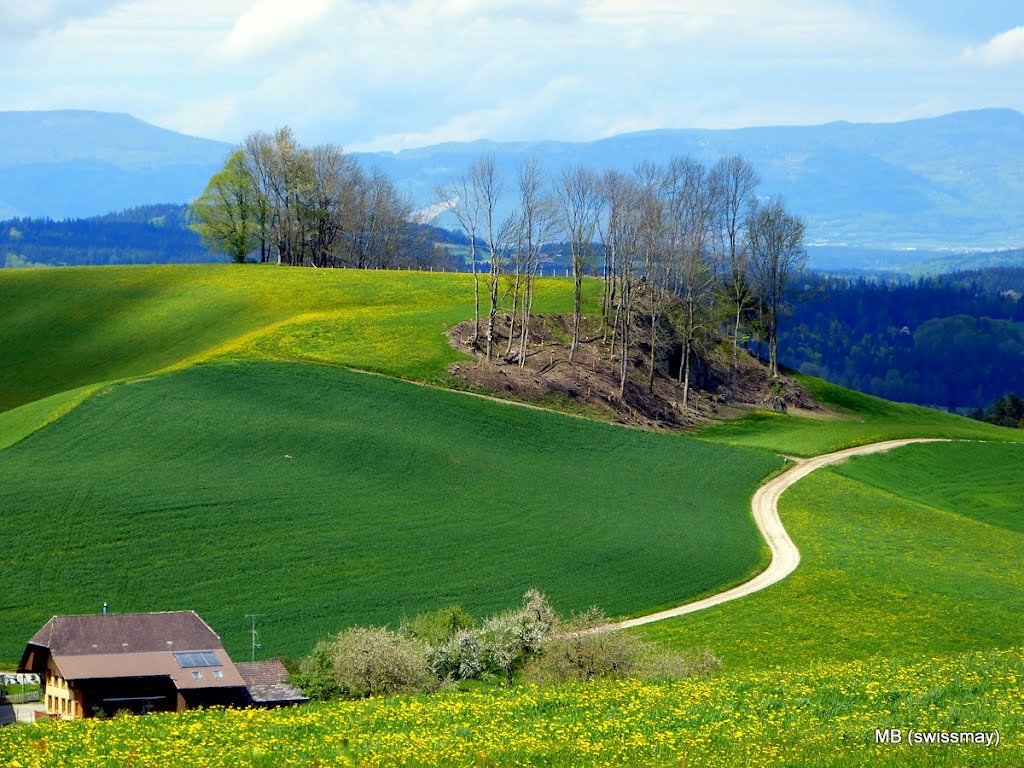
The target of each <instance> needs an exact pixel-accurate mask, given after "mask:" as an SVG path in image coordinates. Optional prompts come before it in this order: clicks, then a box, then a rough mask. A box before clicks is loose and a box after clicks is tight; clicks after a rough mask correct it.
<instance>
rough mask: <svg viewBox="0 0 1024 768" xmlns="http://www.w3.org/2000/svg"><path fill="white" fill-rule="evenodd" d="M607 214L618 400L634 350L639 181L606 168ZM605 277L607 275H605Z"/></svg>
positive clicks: (604, 237) (604, 239)
mask: <svg viewBox="0 0 1024 768" xmlns="http://www.w3.org/2000/svg"><path fill="white" fill-rule="evenodd" d="M601 197H602V202H603V206H604V216H603V217H602V220H601V243H602V246H603V249H604V252H605V255H606V262H605V263H606V265H608V266H609V267H610V271H611V273H612V276H613V278H612V279H613V280H614V282H615V283H616V285H615V286H614V290H613V291H612V292H610V293H609V294H608V295H607V300H608V301H610V302H611V303H612V304H613V306H614V315H613V319H612V327H611V330H612V347H611V355H612V358H614V357H615V349H616V342H617V346H618V348H619V399H620V400H621V399H622V398H624V397H625V395H626V382H627V379H628V374H629V359H630V354H631V353H632V344H633V339H632V328H633V312H634V310H633V295H634V289H635V286H636V282H637V258H638V254H639V252H640V210H639V198H640V194H639V188H638V186H637V183H636V180H635V179H634V178H632V177H629V176H626V175H624V174H622V173H620V172H619V171H614V170H610V171H606V172H605V174H604V175H603V176H602V177H601ZM605 279H606V280H607V279H608V278H607V275H606V278H605Z"/></svg>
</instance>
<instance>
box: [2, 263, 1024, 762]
mask: <svg viewBox="0 0 1024 768" xmlns="http://www.w3.org/2000/svg"><path fill="white" fill-rule="evenodd" d="M594 289H595V285H591V284H588V291H591V298H592V295H593V291H594ZM471 295H472V292H471V287H470V278H469V277H468V276H465V275H430V274H421V273H385V272H354V271H333V270H317V271H314V270H298V269H276V268H267V267H262V268H261V267H254V266H252V267H237V266H233V265H202V266H188V267H178V266H175V267H166V268H162V267H161V268H103V269H79V270H74V269H62V270H26V271H24V272H18V271H7V272H4V271H0V301H2V302H3V306H4V308H5V316H6V318H7V321H6V322H5V324H4V325H3V327H0V359H3V361H4V365H3V367H2V369H0V477H2V478H3V482H2V483H0V509H2V510H3V514H2V515H0V540H2V541H3V542H4V547H3V548H2V549H0V579H2V582H3V585H4V586H3V589H2V590H0V660H5V661H13V660H15V659H16V658H17V656H18V655H19V654H20V651H21V649H22V647H23V643H24V641H25V639H26V638H27V637H28V636H29V635H31V633H32V632H34V631H35V630H36V629H37V628H38V627H39V626H40V625H41V624H42V623H43V622H44V621H45V620H46V619H47V618H49V617H50V616H51V615H52V614H54V613H77V612H94V611H96V610H98V608H99V606H100V605H101V604H102V603H103V601H105V600H107V601H109V602H111V604H112V605H113V606H114V609H115V610H119V611H128V610H161V609H178V608H193V609H196V610H197V611H199V612H200V613H201V614H202V615H203V616H204V618H206V619H207V620H208V621H209V622H210V623H211V624H212V625H213V627H214V629H215V630H216V631H218V632H219V633H220V634H221V636H222V637H223V638H224V640H225V643H226V645H227V647H228V649H229V650H230V651H231V652H232V653H233V654H234V655H236V656H237V657H238V658H244V657H245V654H246V652H247V649H248V632H247V630H248V623H247V622H246V620H245V618H244V615H245V614H246V613H253V612H256V613H262V614H266V615H265V617H264V618H263V619H261V630H262V640H263V649H262V651H261V655H262V656H270V655H281V654H283V655H292V654H299V653H303V652H305V651H307V650H308V649H309V648H310V646H311V645H312V644H313V643H314V642H315V641H316V640H317V639H320V638H321V637H323V636H324V635H326V634H327V633H329V632H331V631H334V630H336V629H338V628H340V627H343V626H346V625H348V624H352V623H364V624H369V623H392V624H393V623H395V622H397V621H399V620H400V619H401V618H402V617H403V615H409V614H412V613H416V612H419V611H422V610H428V609H432V608H436V607H440V606H442V605H445V604H448V603H451V602H460V603H462V604H463V606H464V607H466V608H467V609H469V610H470V611H471V612H472V613H475V614H477V615H481V614H486V613H489V612H492V611H495V610H499V609H503V608H507V607H509V606H511V605H514V604H515V603H516V602H518V599H519V596H520V595H521V593H522V592H523V591H524V590H525V589H526V588H528V587H537V588H539V589H541V590H543V591H545V592H546V593H547V594H548V596H549V597H550V598H551V599H552V601H553V602H554V603H555V605H556V606H557V607H558V608H559V609H560V610H562V611H570V610H573V609H579V608H584V607H587V606H589V605H591V604H594V603H596V604H599V605H601V606H602V607H603V608H605V610H606V611H608V612H609V613H611V614H618V615H627V614H635V613H639V612H644V611H647V610H654V609H657V608H660V607H665V606H667V605H670V604H676V603H678V602H681V601H683V600H685V599H687V598H691V597H696V596H698V595H700V594H704V593H707V592H711V591H718V590H719V589H721V588H723V587H725V586H726V585H729V584H732V583H735V582H738V581H740V580H742V579H743V578H745V577H746V576H748V575H750V574H751V573H752V572H753V571H754V570H757V569H759V568H760V567H762V566H763V565H764V563H765V559H766V553H765V548H764V545H763V543H762V542H761V540H760V538H759V537H758V535H757V533H756V530H755V529H754V526H753V523H752V521H751V519H750V515H749V506H748V503H749V497H750V494H751V492H752V491H753V488H754V487H755V485H756V484H757V483H758V482H759V481H760V479H761V478H763V477H764V476H766V475H767V474H768V473H770V472H772V471H773V470H775V469H777V468H778V467H779V466H780V465H781V461H780V460H779V459H778V458H776V457H774V456H772V455H770V454H769V453H767V451H775V452H782V453H787V454H794V455H811V454H816V453H823V452H826V451H830V450H835V449H838V448H842V447H845V446H849V445H856V444H864V443H869V442H874V441H878V440H884V439H890V438H897V437H931V436H939V437H956V438H969V439H978V440H987V441H998V442H958V443H942V444H929V445H918V446H911V447H907V448H903V449H900V450H897V451H894V452H891V453H889V454H882V455H875V456H866V457H859V458H856V459H854V460H851V461H850V462H848V463H847V464H844V465H840V466H837V467H834V468H831V469H827V470H823V471H820V472H817V473H815V474H814V475H812V476H811V477H809V478H807V479H805V480H803V481H801V482H800V483H799V484H797V485H796V486H795V487H794V488H792V489H791V490H790V491H788V492H787V493H786V494H785V495H784V497H783V499H782V503H781V514H782V519H783V522H784V523H785V525H786V527H787V529H788V530H789V532H790V534H791V535H792V537H793V539H794V540H795V541H796V543H797V546H798V547H799V548H800V550H801V553H802V561H801V564H800V567H799V568H798V570H797V571H796V572H795V573H794V574H793V575H791V576H790V577H788V578H787V579H786V580H785V581H783V582H781V583H780V584H777V585H775V586H773V587H771V588H769V589H767V590H765V591H762V592H759V593H757V594H755V595H753V596H750V597H747V598H744V599H742V600H739V601H736V602H733V603H729V604H726V605H723V606H719V607H717V608H714V609H710V610H707V611H703V612H700V613H697V614H692V615H690V616H686V617H682V618H679V619H674V620H671V621H666V622H661V623H659V624H654V625H649V626H647V627H644V628H641V629H639V630H636V631H637V632H639V633H641V634H642V635H644V636H645V637H648V638H651V639H658V640H662V641H664V642H667V643H668V644H670V645H673V646H676V647H679V648H684V649H693V648H702V647H709V648H711V649H712V650H713V651H714V652H715V653H716V654H718V655H720V656H722V657H723V658H724V660H725V670H724V673H723V674H722V675H721V676H720V677H717V678H715V679H713V680H710V681H680V682H677V683H671V684H648V683H640V682H615V683H594V684H592V685H583V686H568V687H564V686H563V687H555V688H548V689H543V690H538V689H530V688H518V689H513V690H510V691H504V690H491V691H487V690H482V691H474V692H472V693H456V692H452V693H444V694H441V695H439V696H437V697H434V698H427V699H422V698H415V699H399V700H389V701H369V702H354V703H339V704H332V705H324V706H314V707H308V708H305V709H301V710H285V711H279V712H254V711H247V712H223V711H212V712H205V713H189V714H187V715H185V716H183V717H164V716H159V717H148V718H141V719H132V720H123V719H117V720H115V721H114V722H112V723H98V722H88V723H78V724H61V725H54V724H51V725H40V726H35V727H32V728H25V729H15V730H10V729H8V730H0V755H3V756H4V757H5V758H6V759H7V761H8V764H10V765H12V766H13V765H20V766H30V765H31V766H34V765H61V766H64V765H67V766H75V765H89V766H92V765H99V766H103V765H108V766H114V765H118V766H119V765H124V764H134V765H154V766H155V765H177V764H185V763H187V764H188V765H189V766H190V767H191V766H195V767H196V768H198V767H199V766H202V765H207V764H210V765H253V766H263V765H267V766H269V765H275V766H276V765H281V764H288V763H291V764H298V765H308V764H315V763H316V761H320V762H323V763H327V764H343V765H344V764H354V763H355V762H356V761H358V762H359V764H362V765H390V764H395V763H405V764H409V765H435V764H440V765H448V764H484V765H487V764H496V765H497V764H517V763H518V764H523V763H528V764H540V765H545V764H547V765H565V764H574V765H575V764H580V765H586V764H632V765H659V764H671V765H679V764H685V765H712V766H714V765H729V766H746V765H759V764H779V763H782V764H790V765H811V766H815V765H817V766H823V767H824V766H832V765H851V766H853V765H856V766H862V765H863V766H868V765H877V764H879V762H884V763H885V764H891V765H907V766H917V765H922V766H923V765H949V766H959V765H964V764H969V765H1019V764H1021V763H1024V743H1022V734H1024V696H1022V694H1021V687H1020V681H1021V680H1022V679H1024V652H1022V650H1021V647H1022V646H1024V630H1022V629H1021V624H1020V616H1021V615H1022V612H1024V573H1022V571H1021V568H1020V565H1019V556H1020V555H1019V553H1020V552H1021V551H1022V544H1024V540H1022V537H1024V503H1022V502H1021V499H1024V445H1017V444H1014V443H1013V442H1012V441H1015V440H1016V441H1020V440H1022V439H1024V431H1022V430H1005V429H1000V428H995V427H991V426H989V425H985V424H980V423H978V422H973V421H970V420H967V419H963V418H959V417H955V416H952V415H949V414H944V413H941V412H938V411H933V410H929V409H924V408H918V407H915V406H909V405H901V404H895V403H889V402H887V401H884V400H879V399H877V398H873V397H869V396H865V395H860V394H857V393H853V392H849V391H847V390H843V389H840V388H838V387H834V386H832V385H829V384H826V383H825V382H821V381H817V380H813V379H806V380H805V384H806V386H807V387H808V388H809V389H811V391H812V392H814V393H815V394H816V395H817V396H818V398H819V399H820V400H821V401H822V402H824V403H826V404H828V405H830V406H831V407H832V408H833V409H835V410H836V411H837V413H838V416H837V417H830V418H801V417H794V416H780V415H775V414H764V413H755V414H752V415H750V416H747V417H746V418H743V419H740V420H738V421H736V422H731V423H725V424H719V425H715V426H713V427H710V428H706V429H705V430H703V431H702V432H701V433H700V437H701V438H702V439H700V440H694V439H690V438H685V437H680V436H675V435H668V434H655V433H649V432H641V431H637V430H628V429H623V428H618V427H614V426H610V425H603V424H597V423H594V422H590V421H585V420H581V419H574V418H570V417H567V416H560V415H557V414H550V413H545V412H541V411H538V410H534V409H526V408H521V407H515V406H509V405H504V404H500V403H495V402H492V401H488V400H483V399H480V398H473V397H469V396H467V395H465V394H457V393H451V392H445V391H441V390H438V389H433V388H427V387H417V386H414V385H411V384H409V383H406V382H398V381H394V380H391V379H388V378H383V377H375V376H370V375H367V374H359V373H353V372H349V371H345V370H343V369H342V368H341V367H339V366H349V367H357V368H363V369H366V370H369V371H376V372H380V373H386V374H389V375H394V376H399V377H404V378H411V379H417V380H421V381H426V382H434V383H440V384H445V383H449V382H448V381H447V377H446V374H445V371H446V368H447V365H448V364H449V363H450V362H452V361H454V360H456V359H457V358H458V354H457V353H455V352H454V351H452V350H451V349H450V348H449V346H448V344H447V341H446V339H445V337H444V330H445V329H446V328H447V327H448V326H450V325H451V324H453V323H455V322H457V321H460V320H463V319H466V318H468V317H471V314H472V305H471V303H470V299H471ZM570 301H571V285H570V283H568V282H567V281H554V280H547V281H542V282H541V283H540V284H539V293H538V299H537V305H536V308H537V310H538V311H540V312H552V311H566V310H567V309H568V308H569V306H570ZM289 361H301V362H289ZM311 363H322V364H324V365H313V364H311ZM125 379H134V380H132V381H124V380H125ZM18 405H21V407H17V408H15V406H18ZM4 411H6V412H4ZM40 427H42V428H41V429H40ZM36 430H38V431H36ZM749 448H754V449H760V450H749ZM884 727H902V728H905V729H906V728H917V729H926V728H947V729H962V728H970V729H972V730H974V729H980V730H987V729H990V728H998V729H999V730H1000V732H1001V734H1002V736H1003V743H1002V746H1001V748H999V749H993V750H987V749H984V748H979V747H963V746H961V747H958V748H948V747H946V748H927V747H926V748H910V747H906V746H904V747H903V748H902V749H901V748H899V747H892V746H876V745H874V744H873V743H872V742H873V734H874V729H875V728H884Z"/></svg>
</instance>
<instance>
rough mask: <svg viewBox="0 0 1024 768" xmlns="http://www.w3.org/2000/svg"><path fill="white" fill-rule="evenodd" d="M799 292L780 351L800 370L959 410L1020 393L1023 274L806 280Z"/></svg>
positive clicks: (1023, 377) (1023, 382)
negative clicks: (901, 278)
mask: <svg viewBox="0 0 1024 768" xmlns="http://www.w3.org/2000/svg"><path fill="white" fill-rule="evenodd" d="M799 288H800V289H801V294H802V295H801V297H800V298H799V300H798V301H796V302H795V310H794V313H793V315H792V316H791V317H790V318H788V319H787V321H786V324H785V327H784V330H783V333H782V336H781V339H780V354H781V355H782V359H783V362H785V363H786V364H787V365H788V366H790V367H792V368H794V369H796V370H798V371H800V372H801V373H806V374H809V375H812V376H820V377H821V378H824V379H827V380H828V381H831V382H834V383H836V384H839V385H841V386H844V387H850V388H852V389H856V390H859V391H861V392H867V393H869V394H872V395H878V396H880V397H884V398H887V399H890V400H897V401H902V402H911V403H919V404H922V405H931V406H937V407H940V408H949V409H954V410H960V411H965V412H966V411H973V410H974V409H979V408H980V409H991V408H992V406H993V405H994V403H995V402H996V400H997V399H998V398H1000V397H1002V396H1004V395H1006V394H1008V393H1010V392H1024V301H1022V298H1021V296H1022V294H1024V269H1020V268H995V269H987V270H980V271H973V272H959V273H954V274H949V275H943V276H940V277H933V278H926V279H919V280H915V281H902V282H900V281H888V282H886V281H880V280H877V279H856V280H851V279H843V278H831V277H824V276H819V275H808V276H806V278H805V280H804V281H802V284H801V285H800V286H799Z"/></svg>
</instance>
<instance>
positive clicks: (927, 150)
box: [365, 109, 1024, 248]
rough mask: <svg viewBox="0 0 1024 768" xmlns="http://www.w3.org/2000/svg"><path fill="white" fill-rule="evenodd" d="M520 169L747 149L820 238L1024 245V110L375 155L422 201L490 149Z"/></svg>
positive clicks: (769, 184) (626, 164) (618, 164)
mask: <svg viewBox="0 0 1024 768" xmlns="http://www.w3.org/2000/svg"><path fill="white" fill-rule="evenodd" d="M484 152H493V153H494V154H495V156H496V158H497V161H498V165H499V167H500V168H501V169H502V170H503V171H505V172H506V173H512V172H514V169H515V166H516V164H517V163H518V162H520V161H522V160H523V159H524V158H526V157H528V156H529V155H531V154H535V155H537V156H538V157H539V158H540V159H541V161H542V162H543V163H544V166H545V167H546V168H547V169H549V170H551V171H557V170H558V169H560V168H562V167H564V166H566V165H568V164H569V163H581V164H584V165H587V166H590V167H592V168H606V167H614V168H619V169H622V170H629V169H631V168H633V167H634V166H635V165H636V163H638V162H640V161H642V160H652V161H655V162H664V161H665V160H667V159H668V158H670V157H671V156H673V155H677V154H681V155H690V156H692V157H695V158H697V159H699V160H703V161H705V162H707V163H709V164H710V163H713V162H714V161H715V160H717V159H718V158H719V157H722V156H724V155H732V154H739V155H743V156H745V157H746V158H748V159H749V160H750V161H751V162H752V163H753V165H754V166H755V168H757V170H758V172H759V173H760V175H761V177H762V184H761V187H760V190H759V192H760V193H761V194H763V195H773V194H781V195H783V196H784V197H785V199H786V201H787V203H788V204H789V206H790V207H791V208H792V210H793V211H795V212H797V213H799V214H800V215H802V216H804V217H805V218H806V220H807V222H808V236H809V238H808V239H809V240H810V241H811V242H822V243H831V244H848V245H858V246H870V247H878V248H899V247H934V248H946V247H960V248H1003V247H1009V246H1014V245H1016V246H1019V245H1021V244H1024V115H1021V114H1020V113H1019V112H1016V111H1014V110H1009V109H986V110H978V111H971V112H958V113H954V114H950V115H945V116H942V117H936V118H929V119H921V120H911V121H907V122H901V123H846V122H838V123H829V124H827V125H820V126H799V127H766V128H743V129H736V130H657V131H646V132H642V133H630V134H623V135H619V136H613V137H611V138H607V139H602V140H600V141H593V142H583V143H566V142H537V143H525V142H521V143H494V142H483V141H481V142H471V143H464V144H441V145H438V146H433V147H426V148H423V149H411V150H405V151H402V152H398V153H375V154H372V155H368V156H366V158H365V159H366V160H368V161H370V162H375V163H376V164H378V165H379V166H380V167H381V168H382V169H383V170H385V171H386V172H387V173H388V174H390V175H391V176H392V178H394V179H396V181H398V183H399V184H400V185H401V186H402V188H404V189H407V190H408V192H409V193H410V194H411V195H412V196H413V198H414V199H415V200H416V201H417V202H418V203H425V202H426V201H429V200H430V199H431V195H432V191H433V189H434V188H435V186H436V185H437V184H439V183H443V182H445V181H447V180H448V179H449V178H451V176H452V175H453V174H455V173H458V172H459V171H461V170H462V169H464V168H465V167H466V166H467V165H468V164H469V163H470V162H472V161H473V160H474V159H475V158H476V157H479V156H480V154H481V153H484Z"/></svg>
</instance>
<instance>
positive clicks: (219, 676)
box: [213, 669, 224, 680]
mask: <svg viewBox="0 0 1024 768" xmlns="http://www.w3.org/2000/svg"><path fill="white" fill-rule="evenodd" d="M213 676H214V677H215V678H216V679H218V680H223V679H224V673H223V672H221V671H220V670H219V669H215V670H213Z"/></svg>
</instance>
